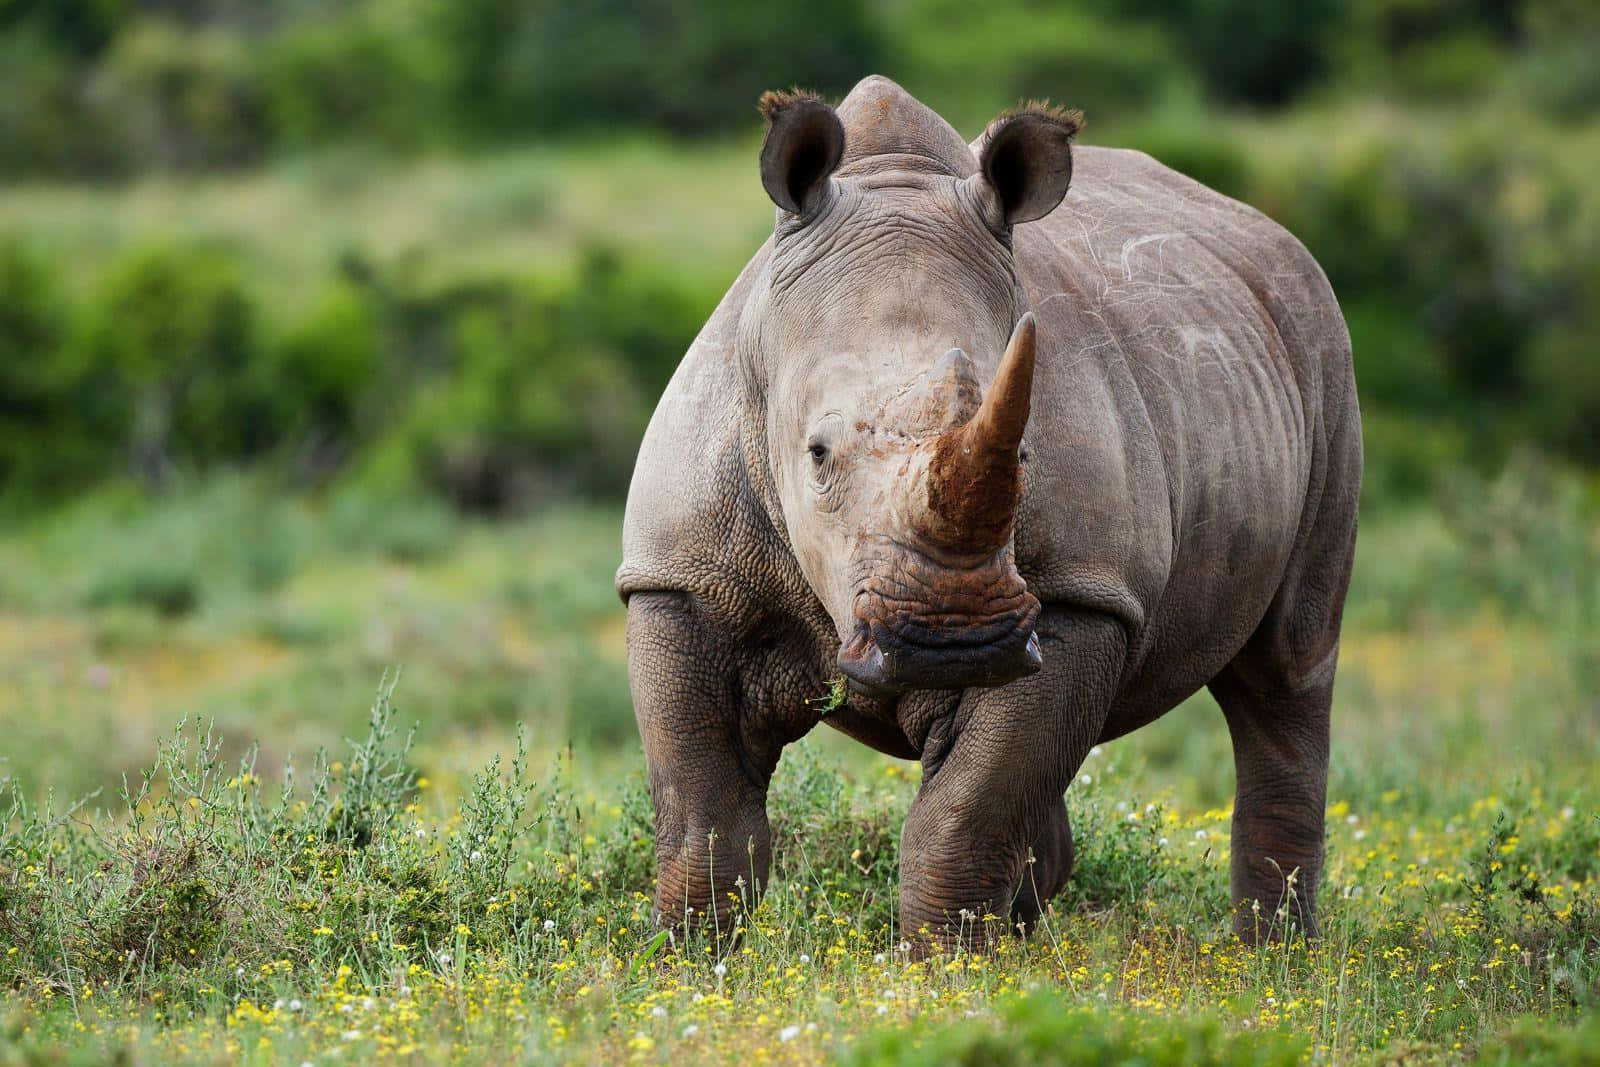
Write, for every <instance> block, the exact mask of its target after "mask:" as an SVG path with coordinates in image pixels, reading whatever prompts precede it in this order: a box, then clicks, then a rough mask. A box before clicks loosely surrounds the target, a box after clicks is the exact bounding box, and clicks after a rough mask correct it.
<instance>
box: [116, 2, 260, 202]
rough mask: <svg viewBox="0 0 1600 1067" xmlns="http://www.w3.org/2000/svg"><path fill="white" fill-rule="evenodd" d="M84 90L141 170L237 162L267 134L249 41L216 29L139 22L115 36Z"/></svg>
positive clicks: (254, 157)
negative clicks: (86, 88)
mask: <svg viewBox="0 0 1600 1067" xmlns="http://www.w3.org/2000/svg"><path fill="white" fill-rule="evenodd" d="M88 92H89V100H90V106H91V107H92V108H93V110H94V111H95V113H96V114H97V115H99V116H103V117H104V120H105V123H106V126H107V127H108V128H109V129H112V130H114V131H115V135H116V138H117V140H118V142H119V144H120V148H121V153H122V155H123V156H124V157H125V158H126V159H129V160H131V161H133V162H134V163H135V164H137V166H138V167H139V168H140V169H160V170H205V169H213V168H218V167H237V166H242V165H244V164H247V163H253V162H256V161H258V160H259V159H261V158H262V156H263V155H264V153H265V150H266V147H267V145H268V144H269V142H270V141H271V138H272V131H271V129H270V127H269V125H268V114H267V108H266V104H265V101H264V100H263V98H262V93H261V89H260V84H259V80H258V78H257V77H256V75H255V72H254V71H253V69H252V68H251V60H250V52H249V47H248V45H247V44H246V43H245V42H243V41H241V40H240V39H238V38H237V37H235V36H232V35H230V34H229V33H227V32H225V31H223V30H220V29H205V30H197V31H184V30H183V29H181V28H179V27H178V26H176V25H174V24H171V23H168V22H164V21H161V20H155V19H152V20H147V21H144V22H141V23H139V24H137V25H136V26H135V27H134V28H133V29H131V30H130V31H128V32H126V33H123V34H121V35H119V36H118V38H117V40H116V43H115V44H114V45H113V47H112V50H111V52H110V53H109V54H108V55H107V57H106V59H105V61H104V62H103V63H102V64H101V65H100V67H99V68H97V70H96V72H95V74H94V77H93V79H92V80H91V81H90V82H89V83H88Z"/></svg>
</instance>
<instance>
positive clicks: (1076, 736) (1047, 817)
mask: <svg viewBox="0 0 1600 1067" xmlns="http://www.w3.org/2000/svg"><path fill="white" fill-rule="evenodd" d="M1037 632H1038V635H1039V639H1040V642H1041V644H1042V646H1043V648H1042V651H1043V658H1044V666H1043V668H1042V669H1041V670H1040V671H1039V673H1037V674H1034V675H1032V676H1030V677H1027V678H1022V679H1019V680H1018V681H1015V682H1012V683H1011V684H1009V685H1005V686H1000V687H998V688H993V689H977V690H968V691H967V692H966V693H965V694H964V695H963V697H962V699H961V701H960V702H959V704H957V705H956V707H955V710H954V712H953V713H952V714H951V715H950V716H949V717H948V718H946V719H944V720H941V721H938V722H936V723H934V724H933V726H932V728H931V729H930V730H929V731H928V735H927V738H926V740H925V741H924V744H923V756H922V762H923V782H922V789H921V791H920V792H919V793H918V794H917V798H916V800H915V801H914V802H913V803H912V805H911V812H910V814H909V815H908V816H907V817H906V825H905V832H904V834H903V835H902V838H901V846H900V922H901V929H902V931H903V933H904V936H905V937H906V938H907V939H909V940H912V941H913V942H914V943H915V944H916V945H917V946H918V948H919V950H922V951H926V950H927V949H928V948H929V947H931V946H933V945H935V944H937V945H942V946H945V947H954V946H955V945H957V944H961V943H967V944H972V943H975V942H976V943H985V942H988V941H990V940H992V939H993V938H995V937H996V936H998V935H999V934H1001V933H1003V932H1004V931H1006V930H1007V929H1009V928H1011V924H1010V922H1009V916H1010V915H1011V914H1012V907H1013V901H1014V899H1015V898H1016V893H1017V888H1018V886H1019V885H1021V884H1022V883H1023V880H1024V878H1025V877H1026V875H1025V870H1026V868H1027V865H1028V864H1027V861H1028V851H1029V848H1030V847H1033V846H1037V845H1041V844H1042V845H1043V847H1044V850H1045V854H1046V857H1047V870H1046V871H1041V872H1038V874H1036V878H1038V879H1039V885H1038V889H1037V890H1035V891H1034V892H1033V896H1034V899H1033V900H1032V901H1029V900H1028V899H1027V898H1026V897H1024V898H1023V899H1021V900H1019V901H1017V903H1018V905H1019V906H1020V907H1021V908H1025V909H1026V908H1032V909H1034V910H1035V912H1036V910H1037V908H1038V905H1039V904H1040V902H1041V900H1042V899H1044V898H1046V897H1048V895H1049V893H1050V892H1053V891H1054V890H1055V889H1057V888H1059V882H1060V881H1064V880H1065V876H1066V868H1067V866H1068V865H1069V864H1070V855H1071V850H1070V846H1067V847H1065V848H1063V847H1062V846H1063V845H1067V842H1069V841H1070V830H1068V828H1067V824H1066V812H1065V809H1064V806H1063V804H1062V800H1061V795H1062V794H1063V793H1064V792H1065V791H1066V787H1067V783H1068V782H1070V781H1071V780H1072V776H1073V774H1075V773H1076V771H1077V769H1078V767H1079V765H1080V764H1081V763H1082V762H1083V759H1084V757H1085V756H1086V755H1087V754H1088V752H1089V749H1090V747H1091V746H1092V745H1093V744H1094V741H1095V739H1096V738H1097V737H1098V736H1099V734H1100V730H1101V727H1102V725H1103V724H1104V722H1105V718H1106V714H1107V709H1108V708H1109V706H1110V701H1111V699H1112V696H1113V694H1114V692H1115V689H1116V685H1117V681H1118V677H1119V675H1120V674H1121V671H1122V666H1123V656H1124V651H1125V645H1126V642H1125V637H1124V631H1123V628H1122V626H1121V625H1120V624H1118V623H1117V622H1115V621H1114V620H1112V619H1110V618H1108V617H1106V616H1103V615H1096V614H1092V613H1077V612H1067V611H1061V610H1047V611H1046V612H1045V613H1044V615H1042V616H1041V617H1040V620H1039V625H1038V629H1037ZM1063 831H1064V832H1063ZM1036 866H1038V865H1037V864H1036Z"/></svg>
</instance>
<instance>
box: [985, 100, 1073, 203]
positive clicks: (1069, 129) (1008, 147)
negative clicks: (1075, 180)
mask: <svg viewBox="0 0 1600 1067" xmlns="http://www.w3.org/2000/svg"><path fill="white" fill-rule="evenodd" d="M1082 128H1083V113H1082V112H1080V111H1068V110H1065V109H1063V108H1056V107H1050V106H1049V105H1048V104H1043V103H1037V104H1028V105H1026V106H1024V107H1022V108H1019V109H1018V110H1016V111H1008V112H1006V113H1005V114H1003V115H1001V116H1000V117H999V118H997V119H995V120H994V121H993V122H991V123H990V124H989V128H988V129H987V130H984V131H983V137H982V139H981V142H980V144H979V146H978V168H979V169H978V173H977V174H975V175H973V176H972V178H970V179H968V180H969V182H971V183H972V184H973V185H974V186H975V187H976V188H977V189H978V191H979V192H980V193H981V194H983V199H984V200H985V201H986V203H987V206H988V207H989V208H990V209H991V210H992V212H993V216H994V218H993V219H992V220H991V221H992V222H993V221H998V223H999V225H998V226H996V229H1001V228H1005V227H1010V226H1014V225H1016V224H1017V223H1019V222H1032V221H1033V220H1034V219H1041V218H1044V216H1046V215H1048V214H1050V212H1052V211H1054V210H1055V209H1056V205H1058V204H1060V203H1061V198H1062V197H1064V196H1066V195H1067V185H1068V184H1069V183H1071V181H1072V138H1073V135H1074V134H1076V133H1077V132H1078V131H1079V130H1080V129H1082Z"/></svg>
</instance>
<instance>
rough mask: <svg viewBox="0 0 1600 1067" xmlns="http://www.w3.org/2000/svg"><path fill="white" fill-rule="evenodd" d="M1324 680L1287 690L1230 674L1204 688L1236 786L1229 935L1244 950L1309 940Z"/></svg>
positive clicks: (1324, 743)
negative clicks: (1217, 707) (1292, 938)
mask: <svg viewBox="0 0 1600 1067" xmlns="http://www.w3.org/2000/svg"><path fill="white" fill-rule="evenodd" d="M1327 675H1328V677H1327V679H1326V680H1325V681H1319V682H1316V683H1313V684H1312V685H1310V686H1308V687H1303V688H1292V687H1288V686H1283V685H1278V684H1273V683H1269V682H1264V681H1262V680H1261V679H1260V678H1259V677H1253V676H1251V675H1247V673H1246V672H1245V671H1244V670H1241V669H1240V667H1239V665H1237V664H1236V665H1232V666H1230V667H1229V668H1228V669H1227V670H1225V671H1224V672H1223V673H1222V675H1221V676H1219V677H1218V678H1217V679H1215V680H1214V681H1213V682H1212V683H1211V692H1212V693H1213V695H1215V696H1216V698H1217V702H1218V703H1219V704H1221V705H1222V710H1223V712H1224V714H1226V716H1227V719H1228V731H1229V733H1230V734H1231V735H1232V737H1233V761H1234V768H1235V771H1236V774H1237V778H1238V785H1237V791H1236V793H1235V798H1234V808H1233V858H1232V870H1231V875H1232V879H1231V881H1232V895H1233V901H1234V906H1235V910H1234V919H1233V926H1234V930H1235V932H1237V933H1238V935H1239V937H1240V938H1241V939H1242V940H1244V941H1245V942H1247V943H1250V944H1255V943H1256V942H1258V941H1262V940H1272V939H1280V938H1282V937H1284V936H1286V935H1288V934H1289V933H1290V931H1291V929H1293V930H1297V931H1299V932H1301V933H1304V934H1306V935H1307V936H1310V937H1315V936H1316V935H1317V932H1318V926H1317V881H1318V879H1319V878H1321V876H1322V855H1323V813H1324V811H1325V810H1326V807H1327V793H1328V720H1329V711H1330V709H1331V706H1332V702H1333V677H1332V670H1331V668H1330V669H1329V670H1328V671H1327Z"/></svg>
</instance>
